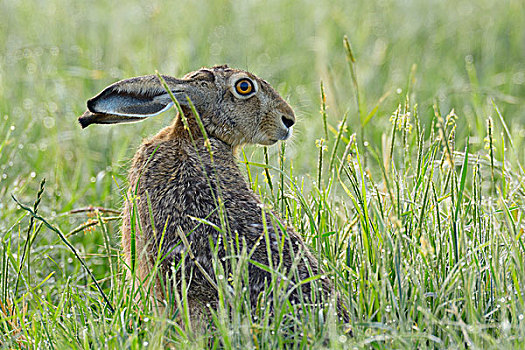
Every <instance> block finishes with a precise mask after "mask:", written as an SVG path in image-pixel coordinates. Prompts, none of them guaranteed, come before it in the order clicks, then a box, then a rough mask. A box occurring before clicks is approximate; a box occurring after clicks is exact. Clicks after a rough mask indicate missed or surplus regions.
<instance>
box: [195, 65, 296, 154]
mask: <svg viewBox="0 0 525 350" xmlns="http://www.w3.org/2000/svg"><path fill="white" fill-rule="evenodd" d="M204 71H206V72H207V73H204ZM208 72H209V73H208ZM210 73H212V74H210ZM190 76H192V77H193V78H190V79H210V78H211V77H212V76H213V77H214V81H213V83H214V84H213V85H214V86H213V87H211V86H207V87H206V89H207V90H208V92H209V94H210V97H211V96H213V100H214V103H205V104H201V108H203V109H202V110H201V111H199V112H200V113H201V114H202V117H203V122H204V124H205V126H206V129H207V131H208V132H209V133H210V134H212V135H213V136H215V137H217V138H220V139H221V140H223V141H224V142H226V143H228V144H230V145H233V146H237V145H241V144H245V143H255V144H262V145H271V144H274V143H276V142H277V141H279V140H286V139H287V138H289V137H290V135H291V134H292V126H293V125H294V123H295V115H294V112H293V110H292V109H291V108H290V106H289V105H288V104H287V103H286V102H285V101H284V100H283V99H282V98H281V96H279V94H278V93H277V92H276V91H275V90H274V89H273V88H272V87H271V86H270V84H268V83H267V82H266V81H264V80H262V79H259V78H257V77H256V76H255V75H253V74H251V73H248V72H245V71H240V70H234V69H230V68H225V67H214V68H213V71H212V70H208V69H201V70H200V71H197V72H195V73H193V74H192V75H190Z"/></svg>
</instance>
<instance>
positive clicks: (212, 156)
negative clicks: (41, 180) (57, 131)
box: [79, 66, 346, 318]
mask: <svg viewBox="0 0 525 350" xmlns="http://www.w3.org/2000/svg"><path fill="white" fill-rule="evenodd" d="M163 79H164V80H165V82H166V84H167V86H168V88H169V90H171V92H172V94H173V96H174V98H175V99H176V101H177V102H178V103H179V104H180V106H181V109H182V111H183V115H184V116H185V118H184V119H183V118H182V117H181V115H180V114H178V115H177V117H176V118H175V120H174V122H173V124H172V125H170V126H168V127H166V128H164V129H163V130H161V131H160V132H159V133H158V134H157V135H155V136H153V137H152V138H150V139H149V140H146V141H144V142H143V144H142V145H141V146H140V148H139V150H138V151H137V153H136V154H135V157H134V159H133V165H132V167H131V169H130V171H129V185H130V195H129V196H128V198H127V200H126V202H125V207H124V213H123V224H122V245H123V249H124V254H125V258H126V261H127V263H128V264H129V266H130V267H132V266H136V269H137V277H138V278H139V281H141V282H142V281H145V280H146V279H147V278H148V277H149V275H150V274H151V273H152V269H153V268H154V265H155V262H156V261H157V259H158V257H159V251H160V253H161V254H160V255H161V259H160V261H161V263H160V265H159V274H158V275H159V276H160V277H158V278H156V279H155V280H156V282H155V295H156V297H157V298H158V299H159V300H162V299H165V298H166V294H165V292H164V291H166V290H168V289H169V288H167V287H166V286H173V285H175V286H178V284H177V283H178V282H179V281H180V279H181V275H180V270H181V265H180V262H181V259H182V257H183V256H185V259H184V265H182V266H184V270H185V271H184V274H185V275H184V276H185V279H186V281H187V289H186V292H187V302H188V307H189V310H190V315H192V317H195V316H198V315H203V314H205V313H206V310H207V308H208V307H210V306H211V307H214V305H216V303H217V300H218V295H217V291H216V289H215V288H214V284H213V282H214V281H215V279H216V277H217V276H215V273H214V271H216V270H214V266H213V251H214V249H216V250H215V252H216V253H215V254H217V255H218V257H219V258H220V259H221V260H222V261H224V260H227V258H228V256H231V254H230V255H227V254H226V247H225V246H226V244H229V243H227V242H230V243H231V242H237V245H238V246H240V247H241V248H242V247H244V248H245V251H246V252H247V253H248V254H251V256H250V257H249V258H250V259H251V261H255V262H257V263H259V264H254V263H250V264H249V265H248V285H247V286H246V287H247V288H249V292H250V298H249V299H250V303H251V306H252V307H254V306H255V305H256V304H257V302H258V300H259V299H258V298H259V297H260V294H261V293H265V292H266V290H265V289H266V288H267V287H268V285H269V284H270V282H271V275H270V273H269V272H268V271H269V270H268V269H263V268H261V265H264V266H273V268H274V269H275V268H277V267H279V266H280V269H281V270H280V271H281V274H280V276H287V277H288V280H289V281H291V282H290V286H289V287H288V290H289V292H290V295H291V297H290V299H291V300H292V301H297V300H298V299H297V298H299V297H300V295H299V294H302V297H303V298H304V299H305V300H306V301H307V302H308V301H311V295H312V290H311V285H312V284H311V283H303V284H302V285H301V287H297V285H298V284H299V283H300V282H301V281H302V280H304V279H306V278H308V277H310V276H312V275H317V274H320V273H321V271H320V268H319V264H318V261H317V259H316V258H315V257H314V256H313V255H312V253H310V251H309V250H308V248H307V247H306V246H305V244H304V242H303V240H302V239H301V236H300V235H298V234H297V233H296V232H294V231H293V230H292V229H290V228H288V229H284V230H283V229H282V228H283V227H286V225H285V223H284V222H280V221H278V220H279V219H275V218H273V215H268V214H267V213H266V214H263V213H264V212H265V211H264V210H263V209H262V206H261V201H260V200H259V198H258V197H257V195H256V194H255V193H254V192H253V191H252V190H251V189H250V187H249V185H248V183H247V182H246V181H245V180H244V177H243V175H242V173H241V172H240V170H239V168H238V166H237V162H236V153H237V151H238V149H239V148H240V147H241V146H243V145H245V144H261V145H272V144H275V143H276V142H278V141H280V140H286V139H288V138H289V137H290V135H291V133H292V126H293V125H294V123H295V115H294V112H293V110H292V108H290V106H289V105H288V104H287V103H286V102H285V101H284V100H283V99H282V98H281V96H279V94H278V93H277V92H276V91H275V90H274V89H273V88H272V87H271V86H270V84H268V83H267V82H266V81H264V80H262V79H259V78H258V77H256V76H255V75H253V74H251V73H249V72H246V71H242V70H237V69H232V68H229V67H228V66H215V67H213V68H202V69H200V70H198V71H195V72H192V73H189V74H187V75H186V76H184V77H183V78H182V79H176V78H173V77H168V76H163ZM189 101H191V103H190V102H189ZM173 104H174V103H173V101H172V99H171V98H170V94H168V92H167V91H166V90H165V88H164V87H163V85H162V84H161V82H160V80H159V78H158V77H157V76H155V75H149V76H143V77H136V78H131V79H127V80H122V81H119V82H117V83H115V84H113V85H110V86H109V87H107V88H106V89H105V90H103V91H102V92H101V93H100V94H98V95H97V96H95V97H93V98H92V99H90V100H89V101H88V102H87V107H88V110H87V111H86V112H85V113H84V114H83V115H82V116H81V117H80V118H79V122H80V124H81V125H82V127H83V128H85V127H87V126H88V125H91V124H115V123H124V122H133V121H138V120H141V119H144V118H148V117H151V116H154V115H157V114H159V113H161V112H164V111H166V110H168V109H169V108H171V107H172V106H173ZM192 105H193V106H192ZM192 110H196V111H197V114H198V116H199V117H200V120H201V121H202V125H203V127H204V130H205V134H206V135H207V139H208V140H209V142H205V140H206V137H205V135H204V134H203V133H202V131H201V126H202V125H199V123H198V121H199V120H198V119H197V118H196V117H195V115H194V114H193V113H192ZM210 151H211V152H210ZM219 198H220V202H221V203H223V205H222V212H223V213H224V214H222V216H221V214H220V212H221V210H219V208H218V207H219V206H218V203H219ZM133 202H134V203H133ZM263 215H264V218H263ZM133 218H135V219H133ZM195 218H199V219H204V220H205V221H206V222H204V221H203V220H196V219H195ZM221 219H222V220H221ZM133 221H135V222H133ZM132 227H133V228H132ZM139 227H140V229H139ZM264 227H267V229H266V231H265V229H264ZM132 229H133V230H134V231H133V232H136V241H135V247H136V249H135V252H133V251H132V250H133V249H132V239H131V232H132ZM183 236H185V237H186V238H185V239H184V237H183ZM267 238H268V239H269V242H268V241H267ZM214 246H215V247H216V248H212V247H214ZM268 248H269V250H270V251H268ZM269 257H271V258H269ZM269 259H271V261H272V264H269ZM257 265H260V266H257ZM292 266H296V267H295V268H292ZM177 268H178V270H177ZM292 270H295V271H293V272H290V271H292ZM173 271H179V272H173ZM226 273H228V272H226ZM165 277H168V279H166V278H165ZM166 282H169V283H166ZM318 283H319V285H320V286H322V287H321V288H320V290H321V291H322V294H323V295H324V296H327V297H328V296H330V295H332V293H333V286H332V283H331V282H330V281H329V278H322V279H321V280H320V282H318ZM299 289H300V290H301V292H302V293H299ZM269 295H271V294H269ZM338 309H339V311H338V313H339V316H340V317H343V318H346V316H345V314H346V312H344V310H342V307H341V304H339V307H338Z"/></svg>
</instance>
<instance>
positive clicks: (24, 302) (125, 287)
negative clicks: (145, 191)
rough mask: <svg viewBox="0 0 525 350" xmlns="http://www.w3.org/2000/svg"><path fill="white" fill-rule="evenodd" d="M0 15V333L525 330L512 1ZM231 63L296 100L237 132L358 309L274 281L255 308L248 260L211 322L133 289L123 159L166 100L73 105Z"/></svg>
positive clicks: (250, 164)
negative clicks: (134, 105) (107, 119)
mask: <svg viewBox="0 0 525 350" xmlns="http://www.w3.org/2000/svg"><path fill="white" fill-rule="evenodd" d="M0 13H2V21H0V346H1V347H2V348H6V349H7V348H9V349H11V348H24V349H25V348H52V349H61V348H133V349H139V348H161V347H172V348H177V349H181V348H188V349H190V348H191V349H193V348H207V347H211V348H226V349H229V348H239V349H241V348H242V349H245V348H253V349H270V348H284V347H291V348H334V349H338V348H341V349H344V348H375V349H389V348H433V349H436V348H466V347H474V348H524V347H525V319H524V318H525V316H524V315H525V301H524V298H525V237H524V233H525V169H524V164H525V152H523V147H525V2H523V1H522V0H501V1H495V0H478V1H469V0H456V1H452V0H443V1H438V0H430V1H417V0H398V1H395V0H372V1H364V0H359V1H352V2H351V1H343V0H316V1H309V0H305V1H295V2H292V1H278V0H269V1H265V2H262V1H243V2H233V1H226V0H217V1H202V0H196V1H173V2H170V1H163V0H152V1H148V2H140V1H135V0H130V1H127V2H117V1H103V0H98V1H95V2H86V1H82V2H81V1H65V0H50V1H31V0H20V1H14V0H0ZM225 63H227V64H228V65H230V66H232V67H237V68H241V69H246V70H249V71H252V72H254V73H255V74H257V75H258V76H260V77H262V78H264V79H265V80H267V81H268V82H270V83H271V84H272V85H273V86H274V87H275V88H276V90H278V91H279V93H280V94H281V95H282V96H284V97H285V98H286V100H287V101H288V102H289V103H290V105H291V106H292V107H293V108H294V110H295V112H296V114H297V118H298V122H297V125H296V127H295V135H294V137H293V139H292V140H291V141H288V142H286V143H284V144H279V145H276V146H272V147H268V148H265V147H262V146H247V147H245V148H244V152H243V153H242V154H241V157H240V159H239V167H240V168H241V169H243V171H244V173H245V174H246V179H247V180H249V181H251V186H252V188H253V189H254V191H256V192H258V193H260V194H261V198H262V199H263V201H264V203H265V204H267V205H268V208H271V209H272V210H273V211H274V212H276V213H278V214H279V215H280V216H281V217H283V218H285V219H286V221H287V223H288V224H289V225H290V226H292V227H294V229H295V230H296V231H297V232H300V233H301V234H302V235H303V237H304V239H305V241H306V242H307V243H308V245H309V246H310V247H311V249H312V251H313V252H314V254H315V255H316V256H318V257H319V260H320V262H321V264H322V265H323V268H324V271H326V273H327V274H326V276H323V277H322V278H332V279H333V281H334V283H335V285H336V286H337V290H338V292H339V294H340V296H341V297H342V300H343V301H344V303H345V305H346V306H347V308H348V312H349V315H350V322H349V324H346V325H343V324H341V323H340V322H338V320H337V319H336V318H335V316H334V313H333V309H332V306H331V305H330V303H328V301H326V303H321V305H314V306H311V305H299V307H297V306H296V307H294V306H293V305H291V304H290V303H289V302H287V299H286V295H285V294H286V293H285V292H284V290H283V289H284V287H283V286H282V285H274V286H273V287H274V288H273V291H272V293H273V295H274V296H275V297H274V305H273V307H272V310H273V313H270V312H268V308H267V309H266V310H265V309H264V307H261V308H260V309H257V310H252V309H250V308H246V305H245V303H244V302H243V300H245V297H246V295H245V294H246V292H245V291H244V290H242V289H238V288H239V286H241V285H242V279H243V278H244V277H243V275H242V274H240V275H238V276H237V275H236V276H229V278H228V279H224V278H223V279H220V281H219V280H217V281H218V288H219V291H220V295H221V303H220V307H219V308H218V309H217V310H212V313H213V317H212V319H211V320H210V324H209V325H208V326H207V327H202V328H198V327H191V325H190V324H189V322H188V316H187V314H186V312H185V310H184V309H179V310H175V311H174V312H173V313H170V314H168V315H163V314H159V313H158V312H156V310H155V307H154V306H153V305H152V304H151V303H150V302H149V301H148V300H149V299H147V298H146V297H144V298H143V300H142V301H143V303H136V302H135V301H134V299H133V286H132V285H131V284H130V283H129V282H126V280H125V271H126V267H125V266H124V263H123V261H122V255H121V250H120V232H119V226H120V220H119V214H120V210H121V208H122V202H123V199H124V194H125V193H126V191H127V183H126V173H127V169H128V167H129V165H130V159H131V158H132V156H133V154H134V152H135V150H136V148H137V147H138V146H139V145H140V143H141V140H142V139H143V138H145V137H148V136H150V135H152V134H154V133H155V132H156V131H157V130H159V129H161V128H162V127H164V126H166V125H168V124H169V123H170V121H171V120H172V119H173V117H174V115H175V112H174V111H168V112H166V113H164V114H162V115H160V116H158V117H155V118H152V119H151V120H148V121H145V122H143V123H137V124H126V125H125V124H122V125H116V126H92V127H89V128H88V129H85V130H82V129H81V128H80V126H79V125H78V123H77V121H76V118H77V117H78V116H79V115H81V114H82V113H83V112H84V110H85V103H86V100H87V99H88V98H90V97H92V96H94V95H95V94H97V93H98V92H99V91H100V90H102V89H103V88H104V87H105V86H107V85H109V84H111V83H112V82H114V81H116V80H119V79H124V78H128V77H133V76H138V75H145V74H154V73H155V72H156V71H158V72H160V73H162V74H168V75H172V76H176V77H180V76H182V75H184V74H186V73H187V72H189V71H192V70H196V69H198V68H200V67H202V66H211V65H215V64H225ZM44 179H45V181H44ZM95 208H98V209H97V210H95ZM246 259H247V257H246V256H240V257H239V259H238V261H236V262H235V263H236V264H238V265H239V266H241V270H242V264H246ZM217 266H218V269H220V264H218V265H217ZM277 273H278V272H275V274H277ZM318 277H319V278H321V277H320V276H318ZM95 281H96V283H95ZM274 281H275V280H274ZM236 288H237V289H236ZM232 290H235V292H234V293H232V292H231V291H232ZM181 297H182V298H184V295H182V296H181ZM106 299H107V300H106ZM301 306H302V307H303V310H302V312H298V309H300V308H301Z"/></svg>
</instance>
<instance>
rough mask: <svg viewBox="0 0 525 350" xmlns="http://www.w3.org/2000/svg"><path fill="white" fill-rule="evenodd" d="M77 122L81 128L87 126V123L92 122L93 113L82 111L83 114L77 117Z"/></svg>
mask: <svg viewBox="0 0 525 350" xmlns="http://www.w3.org/2000/svg"><path fill="white" fill-rule="evenodd" d="M78 122H79V124H80V126H81V127H82V129H85V128H87V127H88V126H89V125H91V124H93V114H92V113H90V112H89V111H86V112H84V114H82V115H81V116H80V117H78Z"/></svg>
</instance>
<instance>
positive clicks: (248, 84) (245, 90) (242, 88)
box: [235, 78, 255, 95]
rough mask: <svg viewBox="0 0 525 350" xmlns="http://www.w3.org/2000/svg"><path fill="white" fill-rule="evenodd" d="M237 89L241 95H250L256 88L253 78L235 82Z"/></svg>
mask: <svg viewBox="0 0 525 350" xmlns="http://www.w3.org/2000/svg"><path fill="white" fill-rule="evenodd" d="M235 90H236V91H237V93H238V94H239V95H249V94H251V93H252V92H254V91H255V88H254V86H253V82H252V81H251V80H249V79H246V78H243V79H241V80H239V81H237V82H236V83H235Z"/></svg>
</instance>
